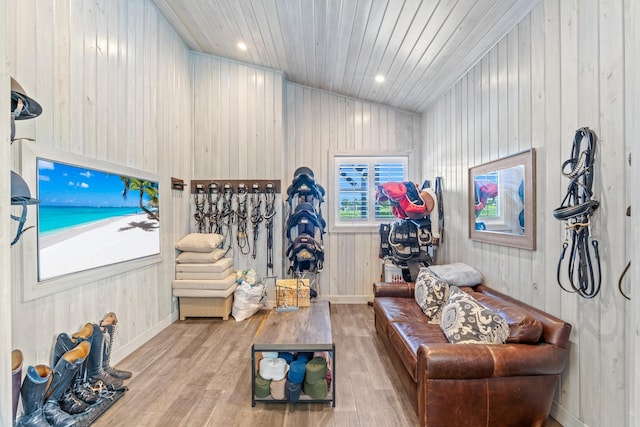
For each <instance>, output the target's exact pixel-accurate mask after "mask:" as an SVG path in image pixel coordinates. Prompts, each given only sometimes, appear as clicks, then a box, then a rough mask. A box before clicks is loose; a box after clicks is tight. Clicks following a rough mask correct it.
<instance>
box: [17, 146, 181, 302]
mask: <svg viewBox="0 0 640 427" xmlns="http://www.w3.org/2000/svg"><path fill="white" fill-rule="evenodd" d="M21 145H22V147H21V151H20V153H21V162H20V163H21V171H20V174H21V176H22V177H23V178H24V180H25V182H26V183H27V185H28V186H29V188H30V192H31V195H32V197H34V198H42V200H40V199H39V202H40V203H38V205H37V206H30V207H29V209H28V211H27V222H26V226H27V227H31V229H27V230H26V232H25V233H24V234H23V235H22V238H21V240H22V242H21V244H20V245H19V247H18V248H17V249H18V250H20V251H21V252H22V258H23V263H22V264H23V268H22V275H23V295H22V297H23V300H24V301H29V300H32V299H35V298H40V297H42V296H46V295H52V294H55V293H58V292H61V291H63V290H68V289H71V288H74V287H77V286H82V285H84V284H87V283H90V282H95V281H98V280H101V279H104V278H105V277H110V276H114V275H117V274H121V273H124V272H126V271H130V270H133V269H137V268H141V267H144V266H148V265H152V264H157V263H160V262H162V257H161V251H160V248H161V246H162V244H161V243H162V233H163V229H162V227H161V226H160V221H159V217H160V212H161V211H162V202H161V200H162V197H160V188H164V187H166V188H169V187H168V186H167V185H166V184H165V183H162V182H161V180H160V177H159V176H158V175H156V174H153V173H149V172H146V171H142V170H138V169H134V168H130V167H127V166H124V165H119V164H115V163H111V162H107V161H103V160H99V159H95V158H90V157H86V156H82V155H78V154H75V153H70V152H64V151H61V150H56V149H54V148H51V147H46V146H44V145H41V144H35V143H33V142H30V141H24V142H23V144H21ZM51 168H53V169H51ZM56 168H58V169H59V172H60V173H58V174H57V175H56V174H54V170H55V169H56ZM63 168H64V169H65V170H64V171H62V170H61V169H63ZM107 178H109V181H111V184H110V185H109V186H107V185H106V184H104V183H101V184H100V185H99V186H98V183H97V180H98V179H100V180H103V181H106V180H107ZM54 179H56V180H58V181H61V182H58V183H57V186H49V185H50V184H53V183H52V182H51V181H52V180H54ZM127 180H128V182H127ZM131 180H134V181H131ZM141 183H145V184H144V185H145V186H147V185H149V186H151V187H152V188H150V192H151V193H154V192H155V200H154V202H153V203H149V196H148V195H143V194H142V193H143V191H142V190H140V189H138V186H139V184H141ZM47 186H49V187H47ZM94 186H95V188H96V189H97V191H94V196H93V198H82V197H84V196H83V194H82V193H85V192H87V191H90V190H91V188H92V187H94ZM125 186H128V193H129V194H128V197H126V196H125V195H124V194H123V193H124V187H125ZM64 187H68V188H69V189H70V191H73V190H77V191H78V193H77V194H73V193H67V192H66V190H63V188H64ZM144 192H145V193H148V191H144ZM138 193H140V194H138ZM98 197H99V198H98ZM108 197H110V200H111V202H108V201H107V198H108ZM63 198H66V199H67V200H72V199H74V198H75V199H77V202H74V203H71V202H68V203H59V201H60V200H62V199H63ZM54 199H57V200H58V202H53V200H54ZM117 199H120V203H118V202H117V201H116V200H117ZM127 199H128V200H127ZM140 205H144V209H143V208H142V207H141V206H140ZM74 207H75V208H77V209H78V210H82V212H79V213H77V215H76V212H73V210H74ZM150 207H151V208H150ZM81 208H82V209H81ZM56 209H57V210H56ZM99 210H104V211H109V212H100V213H97V211H99ZM149 211H151V213H152V214H153V212H154V211H155V212H156V213H157V216H158V220H157V221H155V220H153V219H152V218H151V217H152V216H153V215H151V216H149V214H150V212H149ZM46 215H50V216H49V217H48V218H45V216H46ZM52 219H53V221H51V220H52ZM52 222H53V224H52ZM125 235H127V236H128V240H127V239H126V238H125V237H126V236H125ZM134 235H135V236H134ZM151 236H152V237H151ZM92 238H93V241H92V240H91V239H92ZM123 239H124V240H123ZM132 239H133V241H135V244H131V243H130V242H131V241H132ZM149 239H151V240H150V241H149ZM74 240H75V241H74ZM127 242H129V243H127ZM144 242H146V243H145V244H143V243H144ZM147 243H148V244H147ZM118 245H119V246H118ZM16 246H18V245H16ZM74 248H76V249H74ZM118 248H126V250H125V249H122V250H120V249H118ZM138 248H140V250H138ZM134 249H135V250H134ZM132 250H133V252H132ZM94 261H95V262H94Z"/></svg>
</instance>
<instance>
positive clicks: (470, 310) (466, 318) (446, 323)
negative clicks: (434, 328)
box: [440, 286, 509, 344]
mask: <svg viewBox="0 0 640 427" xmlns="http://www.w3.org/2000/svg"><path fill="white" fill-rule="evenodd" d="M440 328H441V329H442V332H444V334H445V335H446V337H447V339H448V340H449V342H451V343H454V344H504V342H505V341H506V340H507V338H508V337H509V325H508V324H507V321H506V320H504V319H503V318H502V317H500V315H498V314H497V313H495V312H494V311H492V310H489V309H487V308H485V307H484V306H482V305H481V304H480V303H479V302H478V301H476V299H475V298H473V297H472V296H471V295H469V294H467V293H466V292H464V291H462V290H460V288H458V287H456V286H451V290H450V296H449V300H448V301H447V302H446V303H445V305H444V307H443V309H442V318H441V319H440Z"/></svg>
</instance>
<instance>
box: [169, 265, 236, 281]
mask: <svg viewBox="0 0 640 427" xmlns="http://www.w3.org/2000/svg"><path fill="white" fill-rule="evenodd" d="M230 275H234V276H235V273H234V272H233V268H228V269H226V270H225V271H221V272H216V273H211V272H206V273H202V272H192V271H185V272H180V271H176V279H184V280H222V279H225V278H226V277H229V276H230Z"/></svg>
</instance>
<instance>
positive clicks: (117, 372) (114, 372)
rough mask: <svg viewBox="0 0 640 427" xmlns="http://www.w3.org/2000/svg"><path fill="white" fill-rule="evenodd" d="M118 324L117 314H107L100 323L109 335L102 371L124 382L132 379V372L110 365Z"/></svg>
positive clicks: (107, 336) (103, 356) (106, 336)
mask: <svg viewBox="0 0 640 427" xmlns="http://www.w3.org/2000/svg"><path fill="white" fill-rule="evenodd" d="M117 324H118V318H117V317H116V314H115V313H113V312H112V313H109V314H107V315H106V316H105V317H104V319H102V321H101V322H100V326H102V327H103V328H105V329H106V332H107V334H106V335H105V338H107V345H105V351H104V354H103V355H102V369H104V371H105V372H106V373H108V374H109V375H111V376H112V377H116V378H119V379H122V380H126V379H127V378H131V372H129V371H123V370H121V369H116V368H114V367H112V366H111V365H110V361H111V351H112V350H113V341H114V340H115V336H116V325H117Z"/></svg>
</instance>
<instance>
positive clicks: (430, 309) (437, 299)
mask: <svg viewBox="0 0 640 427" xmlns="http://www.w3.org/2000/svg"><path fill="white" fill-rule="evenodd" d="M414 295H415V299H416V302H417V303H418V305H419V306H420V308H421V309H422V311H423V312H424V314H426V315H427V316H428V317H429V319H431V320H430V322H429V323H439V322H440V314H441V313H442V306H443V305H444V303H445V302H446V301H447V300H448V299H449V284H448V283H447V282H445V281H444V280H442V279H440V278H439V277H438V276H436V275H435V274H433V273H432V272H431V271H430V270H429V269H428V268H426V267H422V268H421V269H420V273H418V277H416V288H415V292H414Z"/></svg>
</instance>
